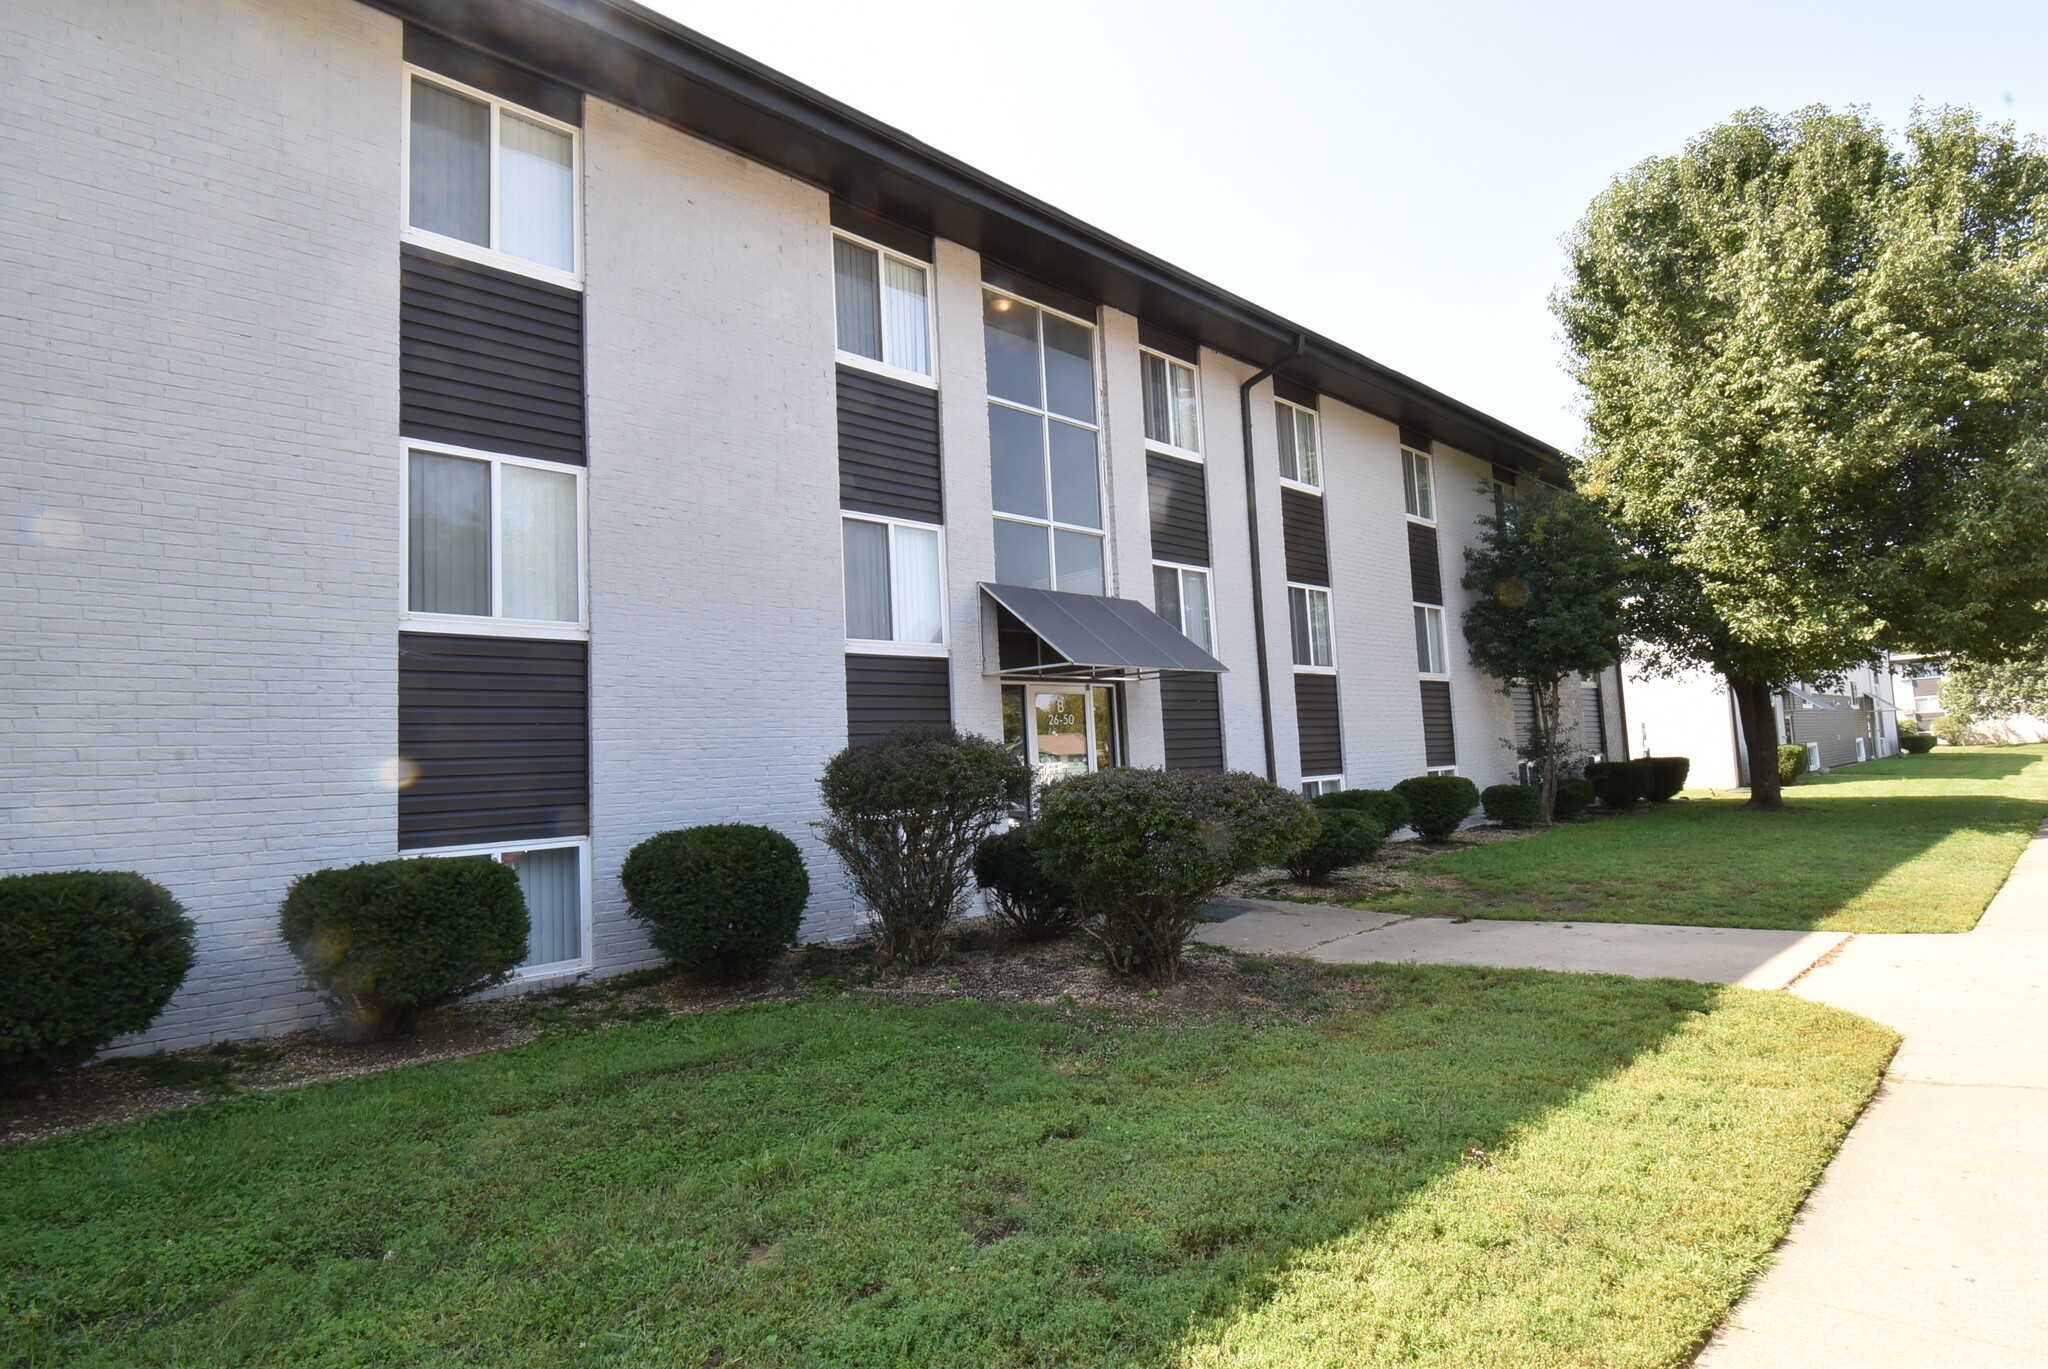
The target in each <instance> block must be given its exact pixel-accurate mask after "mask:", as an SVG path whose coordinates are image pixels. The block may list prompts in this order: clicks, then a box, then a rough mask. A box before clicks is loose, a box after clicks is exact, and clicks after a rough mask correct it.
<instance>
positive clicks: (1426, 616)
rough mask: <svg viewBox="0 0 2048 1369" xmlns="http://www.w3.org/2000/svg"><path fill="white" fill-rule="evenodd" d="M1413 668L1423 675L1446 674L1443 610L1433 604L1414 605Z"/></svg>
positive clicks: (1448, 672)
mask: <svg viewBox="0 0 2048 1369" xmlns="http://www.w3.org/2000/svg"><path fill="white" fill-rule="evenodd" d="M1415 668H1416V670H1418V671H1420V672H1421V673H1422V674H1424V675H1448V674H1450V673H1451V667H1450V664H1449V661H1448V658H1447V657H1446V656H1445V653H1444V611H1443V610H1442V609H1440V608H1437V607H1436V606H1435V605H1433V604H1417V605H1416V606H1415Z"/></svg>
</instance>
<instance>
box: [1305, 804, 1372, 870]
mask: <svg viewBox="0 0 2048 1369" xmlns="http://www.w3.org/2000/svg"><path fill="white" fill-rule="evenodd" d="M1316 816H1317V817H1318V818H1319V819H1321V821H1322V830H1321V831H1319V832H1317V833H1316V836H1315V839H1314V840H1313V841H1311V842H1309V844H1308V845H1306V846H1304V847H1302V848H1301V849H1300V850H1299V851H1297V852H1295V853H1294V856H1293V858H1292V859H1290V860H1289V861H1288V862H1287V873H1288V874H1289V875H1290V876H1292V877H1293V878H1295V879H1297V880H1300V881H1301V882H1302V883H1303V884H1328V883H1329V882H1330V876H1331V875H1332V874H1334V873H1335V872H1337V871H1338V870H1342V869H1343V868H1345V867H1346V866H1348V865H1356V864H1358V863H1359V862H1360V861H1366V860H1371V859H1372V858H1373V857H1374V856H1375V855H1377V854H1378V853H1379V849H1380V845H1381V843H1382V842H1384V841H1385V840H1386V839H1387V832H1386V829H1385V828H1383V827H1381V826H1380V825H1379V822H1378V821H1377V820H1376V819H1375V818H1373V816H1372V815H1371V814H1369V813H1365V812H1361V811H1360V810H1358V809H1355V808H1319V809H1317V810H1316Z"/></svg>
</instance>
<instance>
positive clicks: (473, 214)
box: [408, 79, 491, 247]
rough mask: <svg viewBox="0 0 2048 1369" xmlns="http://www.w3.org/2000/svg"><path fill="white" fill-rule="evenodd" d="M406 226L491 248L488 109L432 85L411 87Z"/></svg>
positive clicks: (489, 129) (416, 84) (415, 81)
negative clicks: (409, 169) (408, 198)
mask: <svg viewBox="0 0 2048 1369" xmlns="http://www.w3.org/2000/svg"><path fill="white" fill-rule="evenodd" d="M408 180H409V183H410V195H411V201H412V203H411V206H410V213H411V218H410V222H411V223H412V226H413V227H415V228H424V229H425V230H427V231H428V232H429V233H440V234H444V235H445V236H447V237H451V238H460V239H462V241H464V242H473V243H475V244H476V245H477V246H479V247H489V246H490V245H491V110H490V106H489V105H486V104H483V103H481V102H479V101H476V100H471V99H467V98H465V97H464V96H461V95H457V94H456V93H455V92H454V91H452V90H446V89H444V88H442V87H441V86H437V85H435V84H433V83H432V82H430V81H421V80H417V79H415V80H414V81H413V83H412V167H411V174H410V176H409V177H408Z"/></svg>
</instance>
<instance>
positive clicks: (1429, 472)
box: [1401, 447, 1498, 523]
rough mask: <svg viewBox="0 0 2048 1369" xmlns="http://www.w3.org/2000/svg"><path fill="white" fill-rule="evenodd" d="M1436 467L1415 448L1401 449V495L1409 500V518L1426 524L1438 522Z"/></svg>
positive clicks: (1434, 463)
mask: <svg viewBox="0 0 2048 1369" xmlns="http://www.w3.org/2000/svg"><path fill="white" fill-rule="evenodd" d="M1435 465H1436V462H1435V461H1434V459H1433V458H1431V457H1429V456H1428V455H1426V454H1424V453H1422V452H1418V451H1416V450H1415V449H1414V448H1413V447H1403V448H1402V449H1401V494H1402V496H1403V497H1404V498H1405V499H1406V500H1407V504H1408V516H1409V517H1410V518H1420V519H1422V520H1423V521H1424V522H1426V523H1434V522H1435V521H1436V478H1435V477H1436V472H1435V469H1434V468H1435ZM1497 494H1498V491H1497V490H1496V495H1497Z"/></svg>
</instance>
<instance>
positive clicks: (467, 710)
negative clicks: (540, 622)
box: [398, 632, 590, 850]
mask: <svg viewBox="0 0 2048 1369" xmlns="http://www.w3.org/2000/svg"><path fill="white" fill-rule="evenodd" d="M589 716H590V708H589V671H588V668H587V665H586V650H585V647H584V644H583V643H582V642H528V641H517V640H513V639H510V638H505V637H456V636H447V635H441V634H429V633H416V632H406V633H400V634H399V638H398V751H399V754H400V755H401V756H403V757H404V758H405V759H406V760H407V761H409V762H410V763H411V764H412V765H413V766H414V767H416V777H415V778H414V779H413V781H412V783H410V784H408V785H407V786H406V787H405V788H403V789H401V790H399V791H398V844H399V846H400V847H401V848H402V849H405V850H417V849H419V848H422V847H429V846H467V845H472V844H477V843H481V842H487V841H531V840H538V839H541V838H545V837H564V836H575V835H579V834H581V833H584V832H587V831H589V830H590V826H589V822H590V819H589V805H590V762H589V750H590V741H589V736H590V728H589Z"/></svg>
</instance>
